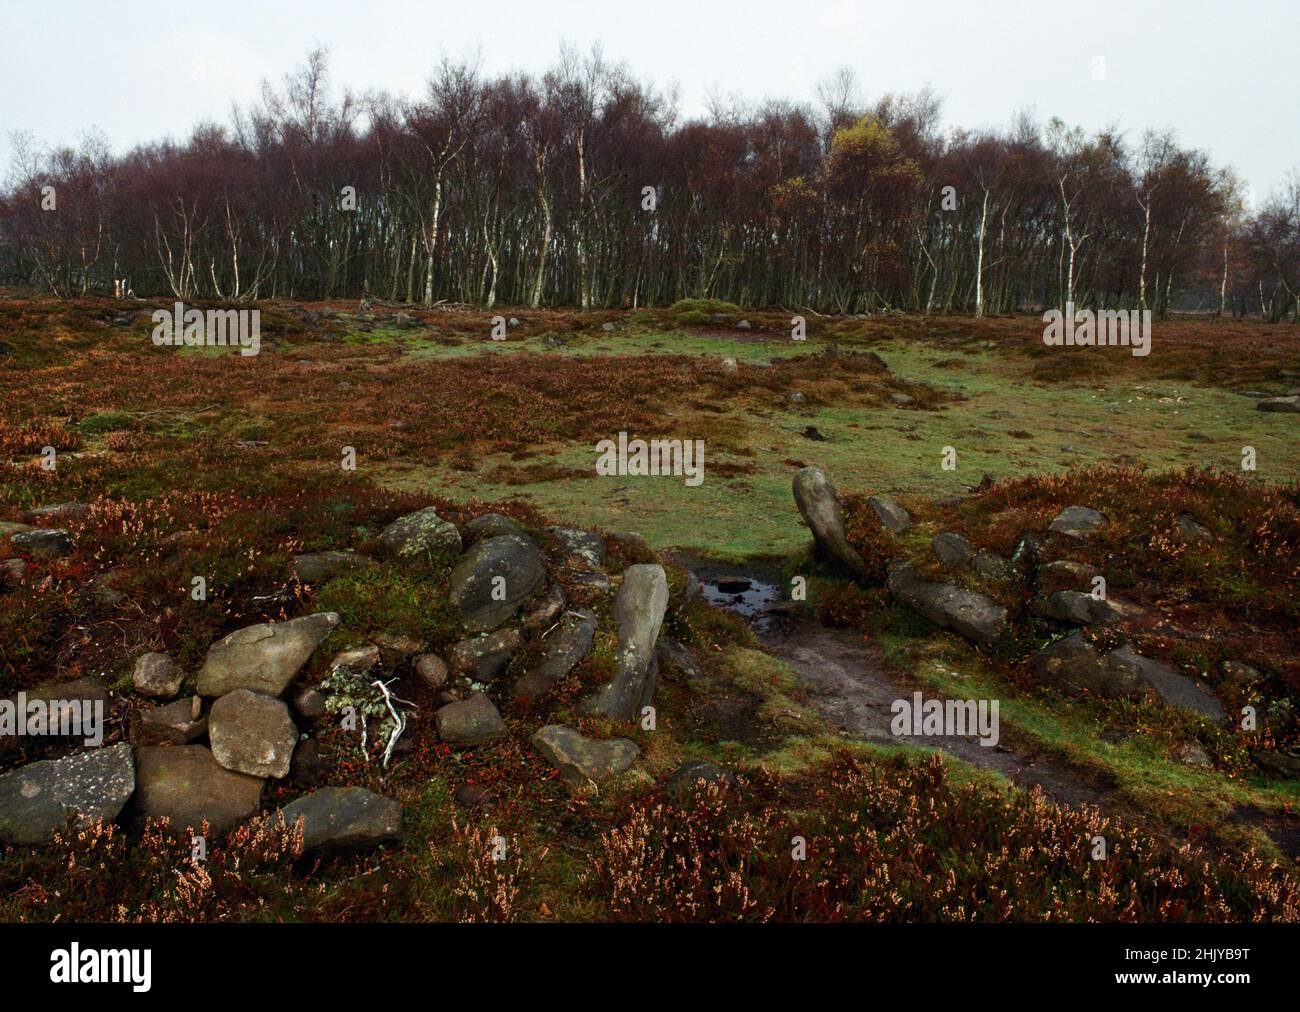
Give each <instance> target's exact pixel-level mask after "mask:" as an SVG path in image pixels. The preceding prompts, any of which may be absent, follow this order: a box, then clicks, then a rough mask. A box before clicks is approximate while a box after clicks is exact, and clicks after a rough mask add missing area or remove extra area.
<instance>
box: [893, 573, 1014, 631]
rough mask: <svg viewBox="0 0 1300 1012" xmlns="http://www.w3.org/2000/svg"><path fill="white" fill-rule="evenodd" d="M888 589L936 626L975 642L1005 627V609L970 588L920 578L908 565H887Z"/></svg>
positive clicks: (1004, 629)
mask: <svg viewBox="0 0 1300 1012" xmlns="http://www.w3.org/2000/svg"><path fill="white" fill-rule="evenodd" d="M889 592H890V593H891V594H893V595H894V596H895V597H896V598H898V599H899V600H900V601H902V602H903V603H904V604H906V605H908V606H909V607H910V608H912V609H913V610H914V611H917V612H919V613H920V614H921V615H923V616H925V617H926V618H927V619H929V620H930V621H931V622H933V623H934V624H935V625H937V626H942V627H943V628H945V629H951V630H952V631H953V632H955V633H957V634H958V635H959V636H964V637H965V638H966V639H968V640H972V641H974V642H976V643H992V642H993V641H994V640H996V639H998V637H1000V636H1001V635H1002V634H1003V633H1005V632H1006V630H1007V610H1006V608H1004V607H1002V606H1001V605H1000V604H998V603H997V602H996V601H993V600H992V599H990V598H988V597H985V596H984V595H983V594H979V593H976V592H975V591H973V590H965V589H963V588H961V587H956V586H953V585H952V584H948V583H930V582H927V581H925V580H922V579H921V578H920V576H919V574H918V573H917V572H916V570H915V569H913V568H912V567H911V566H910V565H907V564H905V563H904V564H901V565H896V566H892V567H890V570H889Z"/></svg>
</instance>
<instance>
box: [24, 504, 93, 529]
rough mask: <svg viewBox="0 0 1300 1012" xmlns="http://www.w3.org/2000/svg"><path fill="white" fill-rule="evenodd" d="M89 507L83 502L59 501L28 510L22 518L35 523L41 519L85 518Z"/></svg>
mask: <svg viewBox="0 0 1300 1012" xmlns="http://www.w3.org/2000/svg"><path fill="white" fill-rule="evenodd" d="M89 512H90V507H89V506H88V505H87V504H86V503H84V502H61V503H58V504H56V505H54V506H40V507H37V508H36V509H34V510H30V511H28V513H27V515H26V516H25V517H24V519H25V520H26V521H27V522H28V523H32V524H36V523H40V522H41V521H42V520H52V521H54V522H55V523H60V522H63V523H66V522H67V521H69V520H85V519H86V515H87V514H88V513H89Z"/></svg>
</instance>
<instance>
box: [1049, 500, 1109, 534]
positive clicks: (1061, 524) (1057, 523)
mask: <svg viewBox="0 0 1300 1012" xmlns="http://www.w3.org/2000/svg"><path fill="white" fill-rule="evenodd" d="M1106 524H1107V520H1106V518H1105V517H1104V516H1102V515H1101V514H1100V513H1098V512H1097V511H1096V510H1094V509H1089V508H1088V507H1087V506H1067V507H1066V508H1065V509H1063V510H1062V511H1061V512H1060V514H1059V515H1058V516H1057V517H1056V519H1055V520H1053V521H1052V523H1051V526H1049V527H1048V530H1051V531H1056V532H1057V533H1058V534H1065V535H1068V536H1069V537H1072V538H1084V537H1087V536H1088V535H1089V534H1091V533H1092V532H1093V531H1096V530H1100V529H1101V528H1103V527H1105V526H1106Z"/></svg>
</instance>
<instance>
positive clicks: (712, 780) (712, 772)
mask: <svg viewBox="0 0 1300 1012" xmlns="http://www.w3.org/2000/svg"><path fill="white" fill-rule="evenodd" d="M708 786H716V787H717V788H718V789H719V790H724V791H725V790H729V789H731V788H734V787H735V786H736V774H734V773H732V772H731V770H729V769H727V768H726V767H724V766H719V765H718V764H717V763H715V762H709V760H707V759H696V760H694V761H693V762H688V763H683V764H682V765H681V766H678V767H677V769H676V770H675V771H674V772H673V775H672V776H670V777H669V778H668V779H667V780H666V781H665V782H664V792H665V793H666V794H673V795H677V796H679V797H680V796H685V795H690V794H693V793H694V792H695V791H697V790H699V789H700V788H701V787H708Z"/></svg>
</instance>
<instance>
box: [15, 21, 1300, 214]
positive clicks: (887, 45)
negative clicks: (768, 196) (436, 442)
mask: <svg viewBox="0 0 1300 1012" xmlns="http://www.w3.org/2000/svg"><path fill="white" fill-rule="evenodd" d="M1297 12H1298V7H1297V0H1091V2H1088V3H1079V2H1077V0H1070V2H1068V3H1066V2H1057V0H888V2H881V0H829V2H826V0H802V2H800V0H787V2H776V0H745V2H735V0H687V2H678V0H638V2H629V0H599V2H594V3H588V2H581V3H580V2H576V0H519V2H516V0H454V2H448V0H432V2H417V0H364V2H356V0H310V2H296V0H295V2H275V0H219V2H205V0H188V2H187V0H179V2H178V0H167V2H162V0H124V2H117V3H92V2H89V0H52V2H50V3H33V2H30V0H0V33H2V34H3V36H4V58H3V59H2V60H0V169H3V170H5V171H7V169H8V166H9V161H10V155H11V151H12V148H11V145H10V141H9V134H10V132H11V131H14V130H25V131H29V132H31V133H32V134H34V135H35V136H36V137H37V139H38V140H40V141H42V142H44V143H46V144H66V143H73V142H75V141H76V139H77V138H78V137H79V136H80V135H81V134H82V133H83V132H84V131H85V130H87V129H88V128H98V129H100V130H102V131H103V132H104V133H105V134H106V135H107V137H108V139H109V140H110V142H111V143H112V145H113V147H114V149H115V150H118V151H123V150H126V149H127V148H129V147H130V146H132V145H133V144H136V143H139V142H142V141H146V140H153V139H159V138H162V137H166V136H171V137H174V138H177V139H183V138H184V137H186V136H187V135H188V133H189V130H190V127H192V126H193V125H194V124H195V123H196V122H198V121H200V120H203V119H208V120H217V121H220V122H227V121H228V119H229V112H230V107H231V103H232V101H238V102H240V103H241V104H243V103H247V102H248V101H249V100H251V99H253V98H255V97H256V96H257V94H258V89H259V82H260V81H261V79H262V78H270V79H271V80H272V81H274V82H276V83H279V81H280V79H281V77H282V76H283V74H284V73H285V72H286V71H287V70H289V69H290V68H291V67H293V66H294V65H296V64H298V63H300V62H301V61H302V60H303V58H304V57H305V55H306V54H307V52H308V51H309V50H310V49H311V48H312V47H313V46H314V45H316V44H318V43H319V44H322V45H324V46H326V47H328V49H329V51H330V57H331V66H332V69H333V75H334V79H335V82H336V83H337V84H342V85H346V86H348V87H350V88H352V89H353V90H354V91H357V92H363V91H366V90H368V89H386V90H389V91H392V92H395V93H399V94H405V95H416V94H419V93H420V92H422V91H423V89H424V82H425V80H426V79H427V77H428V76H429V73H430V70H431V68H432V67H433V65H434V64H435V63H436V62H437V60H438V59H439V57H440V56H442V55H444V54H445V55H448V56H451V57H460V56H472V55H474V54H475V53H478V54H479V56H480V58H481V60H480V62H481V66H482V68H483V69H484V70H485V71H487V72H489V73H490V72H496V71H505V70H511V69H525V70H541V69H544V68H545V67H546V66H547V65H549V64H550V63H551V62H553V60H554V59H555V57H556V55H557V53H558V51H559V47H560V43H561V42H563V41H568V42H570V43H572V44H573V45H575V46H576V47H578V48H579V49H580V50H582V51H586V50H587V49H588V48H589V47H590V46H591V45H592V43H595V42H599V43H600V44H601V46H602V48H603V50H604V53H605V55H606V58H607V59H610V60H612V61H614V62H623V63H626V64H627V65H628V66H629V68H630V69H631V70H632V71H633V73H634V74H635V76H637V77H638V78H640V79H642V80H648V81H651V82H653V83H654V84H656V85H660V86H665V85H667V84H669V83H673V82H676V83H677V84H678V85H679V86H680V89H681V100H682V101H681V105H680V109H681V112H682V113H683V114H685V115H687V116H690V115H696V114H702V113H703V112H704V110H705V106H706V103H707V101H708V99H709V96H710V95H711V94H716V93H720V94H723V95H728V96H731V95H734V96H737V97H739V98H742V99H752V100H757V99H761V98H764V97H784V98H789V99H793V100H813V99H814V98H815V95H816V92H815V88H816V85H817V82H818V81H819V80H821V79H823V78H824V77H826V76H829V74H830V73H831V72H833V71H834V70H835V69H836V68H838V67H840V66H846V65H847V66H850V67H852V68H853V69H854V70H855V72H856V74H857V77H858V80H859V82H860V84H861V86H862V88H863V91H864V92H865V94H866V96H867V97H868V98H874V97H876V96H878V95H880V94H881V93H882V92H885V91H913V90H916V89H919V88H921V87H924V86H925V85H930V86H931V87H932V88H933V89H934V91H935V92H936V93H937V94H938V95H939V96H940V97H941V98H942V99H943V102H944V106H943V108H944V123H945V125H946V126H953V125H961V126H967V127H977V126H986V125H992V126H1001V125H1004V124H1006V123H1008V122H1009V121H1010V117H1011V114H1012V113H1013V111H1014V110H1016V109H1019V108H1023V107H1030V108H1032V109H1033V110H1034V111H1035V113H1036V114H1037V115H1038V117H1039V118H1040V119H1041V120H1046V119H1047V118H1048V117H1050V116H1060V117H1061V118H1062V119H1064V120H1065V121H1066V122H1068V123H1071V124H1081V125H1082V126H1084V127H1085V128H1088V129H1095V128H1098V127H1103V126H1107V125H1110V124H1117V125H1118V126H1119V127H1120V129H1121V130H1123V131H1126V132H1127V133H1128V135H1129V137H1130V139H1132V140H1134V141H1136V139H1137V137H1138V135H1139V134H1140V133H1141V131H1142V130H1143V129H1144V128H1146V127H1162V128H1163V127H1172V128H1173V129H1174V130H1175V131H1176V132H1177V134H1178V137H1179V139H1180V141H1181V142H1182V143H1183V144H1184V145H1188V146H1193V147H1198V148H1203V149H1205V150H1207V151H1208V152H1210V154H1211V156H1212V158H1213V160H1214V162H1215V163H1216V164H1219V165H1231V166H1232V167H1233V168H1235V169H1236V170H1237V171H1238V172H1239V173H1240V174H1241V175H1242V176H1243V177H1244V178H1245V179H1246V180H1248V182H1249V184H1250V185H1251V186H1252V187H1253V188H1254V190H1255V191H1256V192H1257V193H1258V195H1259V197H1260V199H1263V197H1264V196H1265V195H1267V193H1268V192H1269V191H1270V189H1271V188H1273V187H1276V186H1277V185H1279V184H1280V183H1281V181H1282V179H1283V178H1284V177H1285V175H1286V174H1287V172H1288V171H1289V170H1291V169H1292V168H1294V167H1296V166H1297V165H1300V143H1298V142H1297V140H1296V132H1295V124H1296V119H1297V114H1298V113H1300V59H1298V58H1297V54H1296V50H1295V39H1296V33H1295V28H1296V16H1297ZM1099 59H1100V60H1104V79H1103V80H1095V79H1094V74H1095V71H1096V70H1097V69H1099V68H1102V66H1103V65H1102V64H1100V63H1098V62H1097V61H1098V60H1099ZM196 61H201V64H196ZM196 66H201V67H202V68H203V70H204V71H205V73H204V74H202V75H201V79H199V80H196V79H195V73H194V71H195V67H196Z"/></svg>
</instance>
